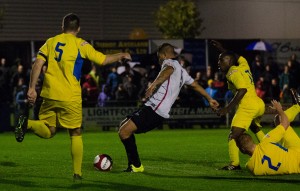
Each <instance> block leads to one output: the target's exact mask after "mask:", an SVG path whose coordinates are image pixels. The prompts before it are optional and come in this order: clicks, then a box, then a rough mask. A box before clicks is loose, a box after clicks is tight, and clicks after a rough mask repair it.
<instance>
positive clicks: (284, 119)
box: [271, 100, 290, 130]
mask: <svg viewBox="0 0 300 191" xmlns="http://www.w3.org/2000/svg"><path fill="white" fill-rule="evenodd" d="M271 103H272V107H271V108H272V109H275V110H276V111H277V113H278V115H279V117H280V125H282V126H283V127H284V129H285V130H287V128H288V127H289V126H290V122H289V119H288V117H287V115H286V114H285V113H284V111H283V109H282V106H281V104H280V102H277V101H276V100H272V101H271Z"/></svg>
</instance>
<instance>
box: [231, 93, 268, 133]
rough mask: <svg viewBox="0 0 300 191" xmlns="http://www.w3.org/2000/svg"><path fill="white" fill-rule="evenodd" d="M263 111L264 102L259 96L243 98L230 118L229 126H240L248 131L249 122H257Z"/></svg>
mask: <svg viewBox="0 0 300 191" xmlns="http://www.w3.org/2000/svg"><path fill="white" fill-rule="evenodd" d="M264 112H265V103H264V102H263V100H261V99H260V98H259V97H249V98H243V100H242V101H241V103H240V104H239V105H238V108H237V110H236V113H235V115H234V117H233V119H232V122H231V127H240V128H244V129H245V130H247V131H248V128H249V127H250V125H251V122H252V121H253V120H254V122H255V123H259V122H260V119H261V116H262V115H263V114H264ZM259 126H260V124H259Z"/></svg>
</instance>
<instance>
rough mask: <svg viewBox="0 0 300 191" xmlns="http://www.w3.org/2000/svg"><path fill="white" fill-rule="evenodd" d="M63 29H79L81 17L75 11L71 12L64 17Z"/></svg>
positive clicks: (65, 30)
mask: <svg viewBox="0 0 300 191" xmlns="http://www.w3.org/2000/svg"><path fill="white" fill-rule="evenodd" d="M62 26H63V31H64V32H67V31H77V30H78V28H79V26H80V20H79V17H78V16H77V15H76V14H74V13H69V14H67V15H66V16H64V18H63V23H62Z"/></svg>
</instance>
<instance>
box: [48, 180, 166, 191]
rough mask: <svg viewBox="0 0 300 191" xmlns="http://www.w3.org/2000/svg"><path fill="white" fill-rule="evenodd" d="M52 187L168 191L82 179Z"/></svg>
mask: <svg viewBox="0 0 300 191" xmlns="http://www.w3.org/2000/svg"><path fill="white" fill-rule="evenodd" d="M51 187H52V188H56V189H60V188H63V189H65V190H76V189H78V190H82V189H85V188H86V189H88V190H122V191H127V190H128V191H141V190H143V191H168V190H164V189H161V188H160V189H157V188H153V187H146V186H139V185H130V184H122V183H116V182H101V181H89V180H83V181H82V182H81V183H80V182H75V183H74V184H72V185H71V186H69V187H59V186H51Z"/></svg>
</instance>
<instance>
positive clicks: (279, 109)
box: [269, 99, 283, 112]
mask: <svg viewBox="0 0 300 191" xmlns="http://www.w3.org/2000/svg"><path fill="white" fill-rule="evenodd" d="M271 103H272V106H269V107H270V108H271V109H274V110H276V111H277V112H283V109H282V106H281V104H280V102H278V101H276V100H274V99H273V100H271Z"/></svg>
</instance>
